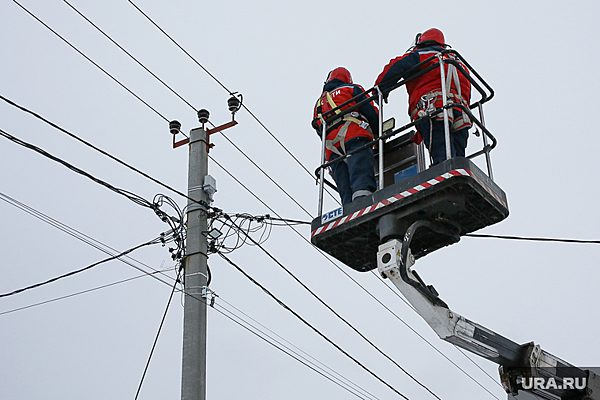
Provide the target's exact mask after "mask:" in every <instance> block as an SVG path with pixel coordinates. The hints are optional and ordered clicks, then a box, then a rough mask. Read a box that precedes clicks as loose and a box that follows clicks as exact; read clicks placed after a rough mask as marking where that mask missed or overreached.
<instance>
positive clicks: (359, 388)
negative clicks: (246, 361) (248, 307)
mask: <svg viewBox="0 0 600 400" xmlns="http://www.w3.org/2000/svg"><path fill="white" fill-rule="evenodd" d="M219 301H220V302H223V303H225V304H227V305H228V306H229V307H231V308H233V309H234V310H235V311H236V312H237V313H238V314H242V315H243V316H244V317H246V318H248V319H250V320H251V321H252V322H253V323H254V324H256V325H259V326H260V327H261V328H262V329H265V330H266V331H268V332H270V333H271V334H273V335H274V336H276V337H277V338H279V339H281V340H282V341H284V342H285V343H287V344H289V345H290V346H292V347H293V348H294V349H296V350H297V351H298V352H300V353H302V354H304V355H305V356H306V357H308V358H310V359H311V360H312V361H313V362H315V363H317V364H319V366H320V367H322V368H323V369H327V370H328V371H330V372H331V373H332V374H333V375H335V376H336V377H338V378H339V379H340V380H343V381H344V382H345V383H347V384H349V385H352V386H353V387H354V388H355V389H357V390H360V391H361V392H363V393H362V394H364V395H367V396H369V397H370V398H375V399H377V397H376V396H375V395H373V394H372V393H370V392H367V391H366V390H364V389H363V388H362V387H360V386H359V385H357V384H356V383H354V382H353V381H351V380H350V379H348V378H346V377H345V376H343V375H342V374H340V373H339V372H337V371H336V370H334V369H333V368H331V367H329V366H328V365H326V364H324V363H322V362H321V361H319V359H317V358H315V357H314V356H312V355H310V354H308V353H307V352H306V351H304V350H302V349H301V348H299V347H298V346H296V345H294V344H293V343H291V342H290V341H289V340H287V339H285V338H284V337H282V336H281V335H279V334H277V333H276V332H275V331H273V330H272V329H270V328H269V327H267V326H265V325H263V324H262V323H260V322H259V321H257V320H256V319H254V318H252V317H251V316H250V315H248V314H247V313H245V312H244V311H242V310H240V309H239V308H237V307H236V306H234V305H233V304H230V303H229V302H227V301H226V300H224V299H223V298H221V297H219ZM256 325H255V326H256ZM263 333H264V330H263ZM269 338H271V339H273V340H276V339H274V338H273V337H272V336H269ZM279 343H280V344H282V343H281V342H279ZM282 345H283V344H282ZM286 347H287V346H286ZM287 348H288V349H289V350H290V351H293V352H294V353H295V354H296V355H298V356H299V357H303V356H302V355H300V354H299V353H298V352H296V351H294V350H292V349H290V348H289V347H287ZM306 357H303V358H304V359H305V360H307V359H306ZM307 361H308V360H307Z"/></svg>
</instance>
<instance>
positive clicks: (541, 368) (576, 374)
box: [377, 221, 600, 400]
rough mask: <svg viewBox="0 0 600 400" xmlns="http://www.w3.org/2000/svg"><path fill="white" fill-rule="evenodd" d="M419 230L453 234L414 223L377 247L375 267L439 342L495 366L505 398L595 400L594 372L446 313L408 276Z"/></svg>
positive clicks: (598, 399) (599, 398)
mask: <svg viewBox="0 0 600 400" xmlns="http://www.w3.org/2000/svg"><path fill="white" fill-rule="evenodd" d="M419 229H429V230H431V231H435V232H436V233H438V234H447V235H450V236H451V235H453V234H455V233H454V230H453V229H452V227H450V226H447V225H445V224H443V223H436V222H431V221H417V222H414V223H413V224H412V225H411V226H410V227H409V228H408V229H407V231H406V233H405V235H404V238H403V240H402V241H400V240H397V239H392V240H389V241H387V242H385V243H384V244H382V245H380V246H379V251H378V253H377V265H378V270H379V273H380V274H381V275H382V276H383V277H384V278H388V279H390V280H391V281H392V282H393V283H394V285H395V286H396V287H397V288H398V290H400V292H401V293H402V294H403V295H404V297H405V298H406V299H407V300H408V301H409V302H410V304H411V305H412V306H413V307H414V309H415V310H416V312H417V313H418V314H419V315H420V316H421V317H422V318H423V319H424V320H425V321H426V322H427V324H428V325H429V326H430V327H431V328H432V329H433V330H434V331H435V332H436V333H437V335H438V336H439V337H440V338H441V339H443V340H445V341H447V342H450V343H453V344H455V345H456V346H459V347H461V348H463V349H465V350H468V351H470V352H472V353H475V354H477V355H479V356H481V357H483V358H486V359H488V360H490V361H493V362H495V363H497V364H499V366H500V367H499V372H500V379H501V381H502V385H503V386H504V388H505V390H506V391H507V393H511V394H513V395H516V394H518V392H519V391H520V390H525V391H528V392H530V393H533V394H535V395H536V396H539V397H540V398H543V399H576V400H600V377H599V376H598V375H596V374H595V373H594V372H593V371H591V370H585V369H580V368H577V367H575V366H573V365H571V364H569V363H567V362H565V361H563V360H561V359H560V358H558V357H556V356H554V355H552V354H550V353H548V352H546V351H544V350H542V349H541V348H540V347H539V346H537V345H535V344H534V343H533V342H531V343H526V344H518V343H515V342H513V341H511V340H510V339H507V338H506V337H504V336H502V335H499V334H497V333H496V332H494V331H492V330H490V329H487V328H485V327H483V326H481V325H479V324H477V323H475V322H472V321H470V320H468V319H466V318H465V317H463V316H461V315H459V314H457V313H455V312H454V311H452V310H450V308H449V307H448V305H447V304H446V303H444V302H443V301H442V300H441V299H440V298H439V296H438V293H437V292H436V291H435V289H434V288H433V286H428V285H426V284H425V283H424V282H423V280H422V279H421V278H420V277H419V275H418V274H417V272H416V271H413V270H412V266H413V264H414V263H415V259H414V257H413V256H412V254H411V252H410V243H411V240H412V238H413V237H414V235H415V233H416V232H417V231H418V230H419Z"/></svg>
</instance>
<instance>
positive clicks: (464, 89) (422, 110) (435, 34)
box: [375, 28, 472, 164]
mask: <svg viewBox="0 0 600 400" xmlns="http://www.w3.org/2000/svg"><path fill="white" fill-rule="evenodd" d="M446 47H448V45H447V44H446V41H445V39H444V34H443V33H442V31H440V30H439V29H436V28H431V29H428V30H426V31H425V32H423V33H422V34H419V35H417V38H416V40H415V45H414V47H412V48H411V49H409V51H408V52H407V53H406V54H404V55H402V56H400V57H396V58H394V59H393V60H391V61H390V62H389V64H387V65H386V66H385V68H384V69H383V72H381V74H379V76H378V77H377V81H376V82H375V85H377V86H379V88H380V89H381V91H382V92H383V93H384V96H386V95H387V94H388V93H389V89H390V87H391V86H393V85H394V84H395V83H397V82H398V81H399V80H400V79H402V78H410V76H411V75H413V74H415V73H417V72H418V71H420V70H422V69H425V68H427V67H428V66H430V65H432V64H433V63H438V60H437V58H434V59H433V60H432V61H430V62H428V63H426V64H424V65H422V66H420V67H419V68H418V69H416V70H415V69H414V68H415V66H417V65H418V64H419V63H421V62H423V61H425V60H427V59H428V58H430V57H432V56H435V55H436V54H439V52H441V51H443V50H444V49H445V48H446ZM444 59H454V56H453V55H452V54H446V55H444ZM460 66H461V67H462V68H463V69H464V71H466V72H467V73H468V69H467V67H466V66H465V65H464V64H463V63H460ZM444 67H445V68H444V71H445V77H446V84H445V87H446V93H447V99H448V103H458V104H463V105H465V106H468V105H469V101H470V100H471V83H470V82H469V80H468V79H466V78H465V76H464V75H463V74H462V73H461V72H460V71H459V70H458V69H457V68H456V66H454V65H451V64H448V63H444ZM440 72H441V71H440V69H439V67H438V68H434V69H432V70H431V71H429V72H427V73H425V74H423V75H420V76H418V77H416V78H414V79H412V80H409V81H408V82H407V83H406V90H407V92H408V114H409V115H410V118H411V120H413V121H416V120H418V121H417V122H416V124H415V127H416V128H417V131H418V132H419V134H420V135H421V137H422V138H423V140H424V141H425V145H426V146H427V149H428V150H429V154H430V155H431V158H432V162H433V164H437V163H440V162H442V161H444V160H445V159H446V141H445V131H444V115H443V113H440V114H438V115H436V116H435V117H433V118H423V119H421V120H419V118H421V117H424V116H427V115H428V114H429V113H431V112H433V111H435V109H436V108H439V107H442V83H441V76H440ZM448 117H449V118H448V119H449V127H450V151H451V157H464V156H465V148H466V147H467V139H468V136H469V128H470V127H471V126H472V123H471V121H470V119H469V117H468V115H467V114H466V113H464V112H463V111H462V110H461V109H460V108H455V109H452V110H449V111H448Z"/></svg>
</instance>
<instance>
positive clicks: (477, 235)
mask: <svg viewBox="0 0 600 400" xmlns="http://www.w3.org/2000/svg"><path fill="white" fill-rule="evenodd" d="M465 236H468V237H474V238H492V239H506V240H524V241H533V242H558V243H579V244H600V240H583V239H563V238H548V237H531V236H511V235H487V234H482V233H467V234H466V235H465Z"/></svg>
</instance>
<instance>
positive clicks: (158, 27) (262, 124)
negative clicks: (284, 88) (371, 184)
mask: <svg viewBox="0 0 600 400" xmlns="http://www.w3.org/2000/svg"><path fill="white" fill-rule="evenodd" d="M127 1H128V2H129V3H130V4H131V5H132V6H133V7H134V8H135V9H136V10H137V11H138V12H139V13H140V14H142V15H143V16H144V17H145V18H146V19H147V20H148V21H149V22H150V23H151V24H152V25H154V27H155V28H156V29H158V30H159V31H160V32H161V33H162V34H163V35H165V36H166V37H167V38H168V39H169V40H170V41H171V42H172V43H173V44H174V45H175V46H176V47H177V48H178V49H179V50H181V51H182V52H183V53H184V54H185V55H186V56H188V57H189V58H190V60H192V61H193V62H194V63H195V64H196V65H197V66H198V67H200V68H201V69H202V70H203V71H204V72H206V73H207V74H208V76H210V77H211V78H212V79H213V80H214V81H215V82H217V83H218V84H219V86H221V87H222V88H223V89H225V91H226V92H227V93H228V94H230V95H234V92H232V91H231V90H229V89H228V88H227V87H226V86H225V85H224V84H223V83H222V82H221V81H220V80H219V79H218V78H217V77H216V76H215V75H213V74H212V73H211V72H210V71H209V70H208V69H207V68H206V67H204V65H202V64H201V63H200V62H199V61H198V60H197V59H196V58H195V57H194V56H192V55H191V54H190V53H189V52H188V51H187V50H186V49H185V48H183V47H182V46H181V45H180V44H179V43H178V42H177V41H176V40H175V39H174V38H173V37H172V36H171V35H169V34H168V33H167V32H166V31H165V30H164V29H163V28H162V27H161V26H160V25H158V24H157V23H156V22H155V21H154V20H153V19H152V18H151V17H150V16H149V15H148V14H146V13H145V12H144V11H143V10H142V9H141V8H140V7H138V5H137V4H135V3H134V2H133V1H132V0H127ZM242 108H243V109H244V110H246V111H247V112H248V114H250V116H251V117H252V118H253V119H254V120H255V121H256V122H257V123H258V124H259V125H260V126H261V127H262V128H263V129H264V130H265V131H266V132H267V133H268V134H269V135H270V136H271V137H272V138H273V139H274V140H275V141H276V142H277V143H278V144H279V146H280V147H281V148H282V149H283V150H285V152H286V153H288V155H290V157H292V158H293V159H294V161H296V163H297V164H298V165H299V166H300V167H302V169H303V170H304V171H306V173H307V174H308V175H309V176H310V177H311V179H313V180H314V179H315V176H313V174H312V173H311V172H310V171H309V170H308V169H307V168H306V167H305V166H304V164H302V162H301V161H300V160H299V159H298V158H297V157H296V156H295V155H294V154H293V153H292V152H291V151H290V150H289V149H288V148H287V147H286V146H285V145H284V144H283V143H282V142H281V141H280V140H279V139H278V138H277V136H275V134H274V133H273V132H272V131H271V130H270V129H269V128H268V127H267V126H266V125H265V124H264V123H263V122H262V121H261V120H260V119H259V118H258V117H257V116H256V115H255V114H254V113H253V112H252V111H251V110H250V109H249V108H248V107H247V106H246V105H245V104H243V103H242ZM325 191H326V192H327V194H329V196H331V198H332V199H333V200H334V201H335V202H337V203H338V204H340V205H341V203H340V201H339V200H338V199H337V198H336V197H335V196H334V195H333V194H332V193H331V192H330V191H329V190H327V189H326V188H325Z"/></svg>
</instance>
